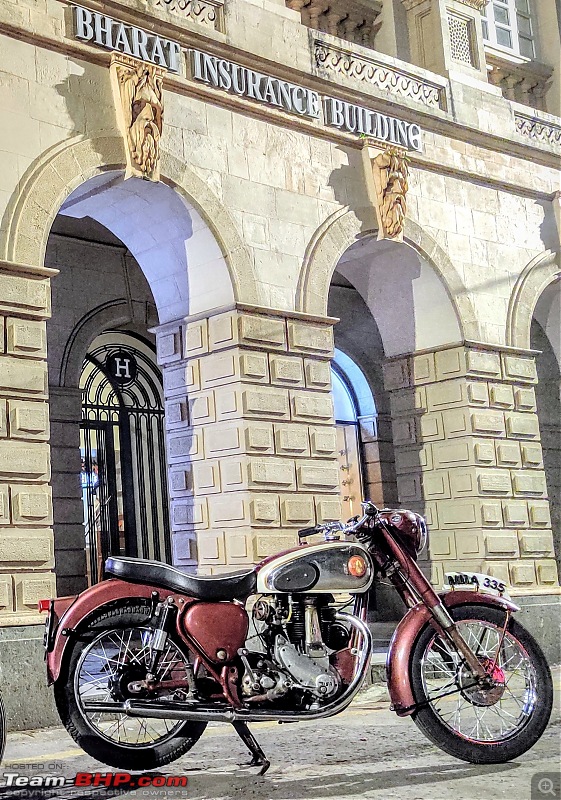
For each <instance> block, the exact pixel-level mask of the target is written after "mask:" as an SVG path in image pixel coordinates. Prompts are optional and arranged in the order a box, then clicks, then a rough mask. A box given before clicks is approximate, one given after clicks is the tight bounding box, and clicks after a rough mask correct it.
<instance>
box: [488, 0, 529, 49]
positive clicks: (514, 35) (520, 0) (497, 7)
mask: <svg viewBox="0 0 561 800" xmlns="http://www.w3.org/2000/svg"><path fill="white" fill-rule="evenodd" d="M481 15H482V26H483V41H484V42H485V43H486V44H488V45H491V46H492V47H497V48H499V49H501V50H510V52H511V53H513V54H515V55H518V56H522V58H535V55H536V53H535V49H534V36H533V33H532V18H531V14H530V3H529V0H492V2H490V3H487V5H486V6H485V8H484V9H482V11H481Z"/></svg>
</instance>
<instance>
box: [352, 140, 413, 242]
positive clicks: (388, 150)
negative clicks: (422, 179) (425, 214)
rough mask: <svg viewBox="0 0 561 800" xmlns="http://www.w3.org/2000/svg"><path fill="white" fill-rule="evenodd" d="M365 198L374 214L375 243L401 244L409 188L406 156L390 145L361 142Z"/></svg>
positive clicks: (399, 149) (398, 148)
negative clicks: (366, 193) (381, 145)
mask: <svg viewBox="0 0 561 800" xmlns="http://www.w3.org/2000/svg"><path fill="white" fill-rule="evenodd" d="M362 158H363V166H364V170H365V177H366V188H367V191H368V196H369V198H370V201H371V203H372V205H373V206H374V209H375V211H376V220H377V223H378V240H380V239H392V240H393V241H395V242H402V241H403V226H404V223H405V216H406V214H407V190H408V188H409V184H408V176H409V157H408V155H407V153H406V151H405V150H403V149H402V148H400V147H394V146H392V145H390V146H388V147H385V148H383V149H382V148H381V147H380V146H379V145H377V144H376V143H374V142H372V143H371V142H368V141H367V142H365V145H364V147H363V150H362Z"/></svg>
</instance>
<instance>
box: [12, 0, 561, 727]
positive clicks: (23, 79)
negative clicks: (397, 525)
mask: <svg viewBox="0 0 561 800" xmlns="http://www.w3.org/2000/svg"><path fill="white" fill-rule="evenodd" d="M557 14H558V9H557V12H556V4H555V2H554V0H543V1H541V2H539V3H538V2H536V1H535V0H528V3H527V4H526V3H525V2H524V1H523V0H519V2H517V3H515V2H514V0H490V2H487V3H486V2H485V0H381V1H380V2H379V1H378V0H376V1H374V0H372V1H371V0H368V2H367V0H353V2H352V3H342V2H339V0H333V2H320V1H319V0H286V1H285V0H200V1H199V2H177V1H176V0H115V2H112V3H101V4H99V3H89V2H88V0H83V5H82V6H80V7H75V6H72V5H71V4H70V3H67V2H64V1H61V0H0V98H1V107H2V112H3V113H2V116H1V117H0V665H1V666H2V679H3V681H4V684H5V685H7V686H10V681H11V682H12V685H13V692H11V693H10V696H11V698H13V699H10V702H11V703H12V705H11V706H10V712H11V715H12V719H13V721H14V722H13V724H14V725H19V726H22V727H24V726H32V725H40V724H42V723H46V722H48V721H50V720H51V719H52V718H53V717H52V711H51V709H50V707H49V706H48V699H45V700H44V702H43V701H40V702H39V701H37V700H35V701H34V703H33V704H32V706H33V707H31V705H30V703H29V702H28V701H26V698H25V693H24V692H23V691H20V689H21V688H22V687H23V686H24V684H23V683H22V681H23V678H22V676H21V675H20V676H19V677H17V672H18V669H17V664H18V663H22V660H23V661H25V663H31V664H37V665H38V666H37V669H38V670H39V671H40V636H41V629H40V623H41V620H40V618H39V617H38V615H37V612H36V604H37V600H38V599H40V598H42V597H47V596H50V595H53V594H54V593H55V592H58V593H59V594H66V593H73V592H76V591H79V590H81V589H83V588H84V587H85V586H86V585H87V582H88V579H90V580H91V579H92V572H91V569H90V567H91V568H93V567H92V565H94V561H95V558H97V559H98V560H99V557H100V554H102V552H103V548H101V550H100V552H99V553H97V555H95V558H93V559H92V561H91V564H90V566H88V563H89V562H88V546H89V545H88V541H87V536H88V530H89V535H90V537H91V536H93V528H92V525H93V526H94V527H95V525H98V523H99V519H102V518H103V514H104V513H105V510H104V509H105V508H107V509H110V511H108V512H107V513H108V514H113V517H112V518H113V519H114V521H116V525H117V528H116V530H115V532H114V538H113V539H112V540H111V541H112V542H113V545H114V547H116V548H117V549H119V548H120V549H123V548H124V549H125V550H126V549H127V546H129V545H130V547H132V548H133V551H134V552H139V553H140V554H142V553H144V554H148V555H154V552H160V551H154V550H153V549H151V548H153V543H151V539H150V537H151V535H152V534H153V532H154V530H155V527H157V526H158V525H159V526H160V528H162V526H163V528H165V529H166V535H167V536H168V539H169V542H168V544H169V548H170V557H171V559H172V560H173V562H174V563H175V564H177V565H179V566H180V567H182V568H185V569H189V570H194V569H198V570H201V571H203V572H207V573H208V572H212V573H219V572H221V571H226V570H230V569H232V568H236V567H244V566H246V565H248V564H251V563H254V562H255V561H257V560H259V559H260V558H262V557H264V556H266V555H268V554H270V553H271V552H274V551H275V550H279V549H283V548H285V547H287V546H292V545H293V544H294V542H295V532H296V531H297V529H298V528H300V527H305V526H307V525H310V524H314V523H315V522H318V521H322V520H332V519H338V518H340V516H341V514H344V513H348V512H349V510H350V511H354V509H355V508H356V503H357V502H358V499H359V496H360V494H364V495H369V496H370V497H371V498H372V499H373V500H374V501H375V502H377V503H378V504H380V505H393V504H400V505H403V506H405V507H409V508H413V509H415V510H418V511H420V512H421V513H423V514H425V515H426V516H427V519H428V522H429V526H430V529H431V543H430V551H429V553H428V554H426V555H425V556H424V561H423V563H424V567H425V568H426V569H427V570H430V571H431V573H432V579H433V582H434V583H435V585H442V583H443V581H444V573H445V572H447V571H450V570H454V569H457V568H458V567H459V566H463V567H464V568H466V569H472V570H474V571H478V572H487V573H489V574H491V575H493V576H496V577H498V578H500V579H501V580H505V581H507V582H508V583H509V585H510V587H511V593H512V595H513V596H514V597H515V598H516V600H517V602H519V603H520V604H521V605H522V607H523V609H524V614H525V615H526V616H527V618H528V621H529V624H531V625H532V626H533V627H534V629H535V630H536V631H538V635H539V636H540V638H541V640H542V642H543V643H544V645H545V646H546V648H547V649H548V653H549V655H550V658H552V659H555V658H556V657H558V656H557V655H556V651H555V647H554V642H555V641H556V639H557V640H558V635H556V634H555V631H554V630H553V629H552V625H551V622H552V621H553V620H555V621H558V620H559V594H560V589H559V581H558V567H559V563H560V559H561V496H560V492H561V410H560V409H561V400H560V363H561V341H560V340H561V311H560V293H559V277H560V274H561V266H560V245H559V231H560V226H561V221H560V216H561V215H560V192H559V190H560V180H559V174H560V173H559V166H560V160H559V157H560V155H561V119H560V115H561V109H560V97H561V88H560V79H559V50H560V39H559V25H560V21H559V19H558V18H557ZM116 54H117V55H116ZM131 65H132V66H131ZM139 65H140V66H141V69H139V70H138V73H135V72H134V70H135V69H136V68H137V67H138V66H139ZM142 65H144V66H142ZM147 65H150V69H152V73H150V75H148V78H149V80H151V81H152V83H153V87H154V90H153V93H152V94H151V95H150V98H149V99H148V100H146V98H147V97H148V95H147V94H144V95H141V94H138V95H137V97H138V98H141V99H142V103H141V106H142V107H143V108H144V103H147V104H148V107H149V108H150V113H151V115H152V116H151V117H150V119H149V124H150V125H151V126H152V127H151V130H152V135H153V139H152V140H151V141H152V143H154V142H155V145H154V146H155V147H156V149H157V153H158V156H159V158H158V165H157V173H156V172H154V171H152V172H151V173H150V174H145V175H144V177H146V178H150V180H142V179H141V178H140V177H139V174H141V173H139V171H138V161H137V162H136V166H135V162H134V152H133V150H131V141H133V138H132V132H133V124H134V120H133V119H132V118H131V116H130V112H131V105H130V103H129V105H128V112H127V105H126V97H127V95H126V89H127V86H128V87H129V88H130V86H134V87H136V88H135V91H138V92H140V91H141V88H142V81H143V80H145V78H146V75H147V72H146V69H147ZM119 70H121V72H119ZM123 70H124V71H123ZM127 70H129V72H127ZM131 70H132V72H131ZM143 70H144V72H143ZM148 72H149V70H148ZM131 75H132V83H130V84H129V83H127V81H128V78H127V76H131ZM135 75H136V77H135ZM141 75H144V77H140V76H141ZM119 76H121V77H119ZM123 76H125V77H123ZM119 80H120V83H119ZM158 81H160V83H158ZM139 87H140V88H139ZM158 87H160V88H158ZM119 92H120V94H119ZM129 99H130V98H129ZM162 108H163V122H162V117H161V113H160V112H161V111H162ZM127 113H128V114H129V116H128V118H127ZM135 113H136V112H135ZM123 114H124V117H123ZM124 125H125V126H128V128H127V127H125V128H124V127H123V126H124ZM158 126H159V127H158ZM156 128H157V129H158V130H156ZM144 130H146V129H144ZM127 131H128V133H127ZM127 136H128V137H129V138H127ZM389 145H390V146H391V145H394V146H397V148H398V150H399V152H401V153H403V152H405V151H406V152H407V164H408V177H407V181H406V182H407V184H408V188H407V193H406V214H405V218H404V220H403V224H402V230H401V235H400V236H397V237H395V236H393V237H388V236H387V235H384V231H382V230H381V227H380V217H379V216H377V215H376V213H375V209H374V206H373V197H372V190H371V185H370V184H371V180H372V178H371V175H370V174H369V172H368V170H369V168H370V157H369V155H368V153H369V152H370V151H369V150H368V148H371V149H372V152H373V154H375V153H383V152H386V148H387V147H388V146H389ZM133 149H134V148H133ZM131 152H132V153H133V155H132V157H131ZM150 152H151V153H152V155H153V151H150ZM152 155H150V153H148V155H147V154H146V152H144V151H143V156H142V157H143V158H144V157H146V158H148V159H150V158H151V157H152ZM131 158H132V160H131ZM150 163H152V162H150ZM135 170H136V171H135ZM125 171H126V172H125ZM125 175H126V176H127V177H126V179H125ZM129 175H132V177H128V176H129ZM400 239H401V241H400ZM100 337H101V338H100ZM104 337H105V338H104ZM135 337H136V338H135ZM133 339H135V341H136V342H137V343H138V342H141V344H138V348H140V349H138V348H137V351H135V352H138V353H140V354H141V355H140V356H139V358H140V359H141V361H142V359H144V361H146V359H149V358H152V356H150V353H151V352H152V349H153V348H154V352H155V355H154V356H153V368H154V374H155V375H158V376H160V377H161V401H162V402H161V408H162V415H161V416H162V420H163V423H162V424H163V431H164V432H163V440H164V445H165V451H166V459H167V467H164V468H163V470H164V471H165V473H166V475H167V483H166V481H164V485H163V487H162V486H161V485H158V486H156V485H155V484H154V485H152V484H150V485H148V484H146V486H143V487H140V486H139V482H140V479H139V477H138V474H139V472H138V471H139V470H140V469H141V468H142V469H144V467H143V466H142V465H143V464H144V462H143V461H142V459H141V458H140V456H139V452H140V450H141V449H142V448H141V445H142V442H140V440H137V443H136V445H134V443H133V445H132V446H131V447H130V452H131V453H132V454H133V456H134V458H136V461H134V458H133V462H134V463H133V467H134V468H133V470H132V473H133V474H131V475H129V478H128V480H129V484H126V481H124V479H123V478H122V475H121V472H122V465H120V464H119V465H117V468H116V469H114V472H115V475H114V477H113V481H114V485H115V486H116V485H117V483H118V482H119V481H121V482H122V484H119V485H120V486H121V489H120V490H119V491H118V492H117V494H118V495H119V497H116V496H115V492H113V493H112V492H111V491H109V490H108V491H107V497H106V500H105V501H104V500H103V497H102V494H101V489H98V490H97V491H98V496H97V498H96V503H97V505H96V508H95V515H94V517H93V518H92V517H91V515H90V518H89V522H88V516H87V514H88V513H89V512H91V508H90V509H89V512H88V511H87V510H86V511H85V507H86V504H87V502H86V499H85V496H86V495H87V494H88V487H89V488H91V486H92V481H93V479H92V477H91V475H92V471H91V470H92V463H93V458H92V454H91V444H88V443H87V441H86V439H85V438H84V437H85V436H86V434H85V433H84V431H87V430H94V429H95V430H96V431H97V430H98V429H100V428H102V427H103V425H102V424H101V422H100V420H101V419H102V417H101V416H100V417H99V418H98V419H97V422H96V423H95V425H94V424H93V423H92V422H91V420H89V421H88V417H87V415H86V414H85V412H84V402H85V401H84V397H85V391H86V390H85V386H86V383H87V380H86V378H87V375H86V372H85V369H86V367H85V365H87V364H90V365H91V364H94V365H95V364H96V363H98V362H99V359H100V358H101V356H100V355H99V354H100V353H101V352H103V353H106V354H107V353H109V352H110V351H111V352H113V354H115V353H116V352H121V353H122V352H125V350H126V347H127V346H128V344H127V343H130V341H132V340H133ZM108 343H109V344H108ZM104 348H105V349H104ZM108 348H109V349H108ZM110 348H113V350H110ZM115 348H120V350H116V349H115ZM142 353H143V354H144V355H143V356H142ZM96 354H97V355H96ZM96 359H97V361H96ZM144 361H143V362H142V363H144ZM105 363H107V362H105ZM139 363H140V362H139ZM146 363H148V362H147V361H146ZM146 370H147V371H148V372H150V370H149V369H148V367H146ZM102 371H103V370H102ZM148 372H147V373H146V374H148ZM88 374H90V373H88ZM92 380H93V379H92ZM147 380H148V378H147ZM336 381H342V384H341V385H344V387H346V389H345V390H346V391H347V395H348V396H347V400H349V402H350V404H351V406H353V408H354V411H352V413H351V416H353V414H354V416H353V418H352V419H345V420H342V419H340V418H338V416H339V415H338V413H337V408H338V405H337V403H338V400H337V397H335V398H334V396H333V391H332V387H334V386H335V382H336ZM96 385H97V384H96ZM100 385H101V384H100ZM111 385H112V386H113V388H114V385H113V384H111ZM100 392H101V389H100ZM123 392H124V390H123ZM117 394H119V392H117ZM125 394H126V392H124V394H123V395H122V396H123V397H124V396H125ZM128 396H129V395H127V397H128ZM100 397H101V394H100ZM119 397H121V395H119ZM334 399H335V403H336V405H335V408H334ZM104 402H105V401H104ZM107 402H109V401H107ZM110 402H113V403H115V402H117V401H116V400H114V398H113V400H111V401H110ZM119 402H122V403H125V405H126V403H127V402H129V401H128V400H126V399H125V400H122V397H121V400H120V401H119ZM136 410H137V411H138V413H139V418H140V411H139V410H138V409H136ZM100 413H101V412H100ZM103 413H105V411H104V412H103ZM107 413H109V412H107ZM158 413H159V412H158ZM109 419H110V415H109V416H107V417H103V420H104V423H103V424H104V425H105V424H106V423H107V424H109V423H108V422H107V421H108V420H109ZM343 422H345V423H346V425H343V424H342V423H343ZM349 426H350V427H349ZM353 426H354V427H353ZM343 428H345V430H343ZM104 430H105V429H104ZM112 430H113V429H112ZM136 430H137V429H135V431H136ZM119 431H120V434H119V435H122V428H119ZM349 431H350V432H349ZM112 435H113V434H112ZM142 435H143V436H144V434H142ZM151 436H152V433H146V434H145V438H146V437H148V438H150V437H151ZM345 437H346V438H345ZM353 437H354V440H353ZM133 438H134V437H133ZM141 438H142V437H141ZM88 441H89V440H88ZM95 441H96V443H97V444H96V447H98V449H99V448H100V446H101V445H100V443H101V439H96V440H95ZM103 441H105V440H103ZM143 441H144V440H143ZM88 447H90V450H89V451H88ZM118 447H120V448H124V445H123V441H122V440H121V439H119V444H118ZM88 452H89V456H88ZM104 452H105V451H104ZM119 452H121V450H120V451H119ZM142 452H144V451H142ZM96 453H98V454H97V456H96V458H97V459H98V461H99V463H97V464H96V469H99V470H100V472H102V471H103V468H104V467H103V465H102V463H101V458H102V457H101V450H99V452H98V451H97V450H96ZM104 458H105V456H104ZM142 458H144V456H143V457H142ZM139 459H140V460H139ZM351 462H352V463H351ZM355 462H356V463H355ZM104 463H105V462H104ZM150 463H152V466H153V465H154V462H150ZM157 463H158V464H159V463H160V462H157ZM162 463H163V462H162ZM146 464H148V462H146ZM125 466H126V465H125ZM123 468H124V467H123ZM158 469H159V468H158ZM153 471H154V470H152V472H153ZM161 471H162V470H160V472H161ZM145 472H146V474H148V473H149V472H150V469H149V468H148V467H147V468H146V470H145ZM142 474H144V472H143V473H142ZM80 475H82V478H83V480H82V482H80ZM351 475H352V476H353V477H352V478H351V477H350V476H351ZM345 476H347V477H345ZM95 480H96V481H98V480H100V478H99V476H98V477H96V478H95ZM147 480H148V478H146V481H147ZM123 481H124V482H123ZM146 481H145V482H146ZM127 485H128V486H129V490H130V494H131V496H133V495H134V496H135V497H136V493H137V492H144V494H143V495H142V496H143V497H144V500H143V502H141V503H140V504H137V505H139V507H140V511H138V509H137V510H136V511H135V510H134V509H133V510H132V511H131V509H130V508H129V510H128V511H127V508H126V507H125V506H126V498H125V499H124V500H123V497H122V495H123V494H124V495H126V491H125V492H123V491H122V486H125V489H126V486H127ZM147 487H148V488H147ZM156 495H157V497H158V503H159V507H160V511H158V513H161V515H162V516H161V520H160V521H158V520H157V519H156V517H155V516H154V514H153V513H152V512H151V509H150V503H151V500H154V498H155V497H156ZM154 502H155V501H154ZM353 503H354V506H353ZM112 504H113V506H112ZM133 505H134V504H133ZM111 508H113V510H112V511H111ZM127 513H128V514H129V518H128V519H129V522H130V521H131V520H132V521H133V522H134V525H135V526H136V528H137V529H138V532H139V533H138V537H139V538H138V542H136V540H135V541H132V540H130V541H129V540H127V539H126V531H125V528H126V525H124V523H125V522H126V521H127ZM134 514H140V516H137V517H134V519H133V516H134ZM131 515H132V516H131ZM156 516H157V515H156ZM92 519H93V522H92ZM88 525H89V526H90V528H89V529H88ZM85 528H86V538H85ZM168 532H169V535H168ZM123 537H124V538H123ZM143 537H144V538H143ZM104 541H105V540H104ZM99 542H101V540H99ZM99 542H98V544H99ZM127 542H128V544H127ZM131 542H132V543H131ZM90 544H91V541H90ZM104 546H106V545H104ZM135 548H136V549H135ZM143 548H144V549H143ZM96 552H97V551H96ZM129 552H130V549H129ZM94 566H95V565H94ZM376 613H377V614H378V618H379V619H380V620H387V619H390V620H391V619H392V618H395V614H396V609H395V608H394V607H393V606H392V605H391V600H390V599H389V598H386V597H385V595H383V594H381V593H380V594H379V597H378V603H377V612H376ZM14 665H15V667H16V669H15V670H14V668H13V667H14ZM14 673H16V676H15V677H14ZM41 681H42V675H41V674H39V675H38V677H37V686H36V692H37V694H36V697H39V696H40V697H45V698H46V696H45V695H42V694H41V690H40V688H39V685H40V683H41Z"/></svg>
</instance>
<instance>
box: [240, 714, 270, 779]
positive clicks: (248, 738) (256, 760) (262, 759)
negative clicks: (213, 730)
mask: <svg viewBox="0 0 561 800" xmlns="http://www.w3.org/2000/svg"><path fill="white" fill-rule="evenodd" d="M232 727H233V728H234V730H235V731H236V733H237V734H238V736H239V737H240V739H241V740H242V742H243V743H244V744H245V746H246V747H247V749H248V750H249V752H250V753H251V755H252V756H253V758H252V759H251V761H250V763H249V764H248V765H247V766H249V767H261V769H260V770H259V772H258V773H257V774H258V775H264V774H265V773H266V772H267V770H268V769H269V767H270V766H271V762H270V761H268V760H267V757H266V755H265V753H264V752H263V750H261V748H260V747H259V743H258V741H257V739H256V738H255V736H254V735H253V734H252V733H251V731H250V730H249V728H248V727H247V724H246V723H245V722H240V721H239V720H235V721H234V722H232Z"/></svg>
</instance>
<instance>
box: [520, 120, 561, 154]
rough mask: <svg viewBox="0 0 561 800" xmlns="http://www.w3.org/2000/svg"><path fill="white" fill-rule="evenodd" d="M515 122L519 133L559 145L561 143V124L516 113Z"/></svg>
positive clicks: (535, 139)
mask: <svg viewBox="0 0 561 800" xmlns="http://www.w3.org/2000/svg"><path fill="white" fill-rule="evenodd" d="M514 124H515V125H516V130H517V131H518V133H521V134H522V135H523V136H527V137H528V138H529V139H533V140H534V141H537V142H545V144H553V145H557V146H558V147H559V146H560V145H561V125H555V124H554V123H553V122H545V121H543V120H540V119H537V118H536V117H527V116H525V115H524V114H516V113H515V114H514Z"/></svg>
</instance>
